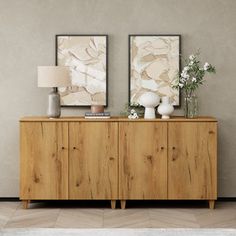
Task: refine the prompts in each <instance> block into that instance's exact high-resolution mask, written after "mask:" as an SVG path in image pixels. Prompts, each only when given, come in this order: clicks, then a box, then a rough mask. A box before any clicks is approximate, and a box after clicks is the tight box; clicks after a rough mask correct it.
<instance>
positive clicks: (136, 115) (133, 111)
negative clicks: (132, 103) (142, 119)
mask: <svg viewBox="0 0 236 236" xmlns="http://www.w3.org/2000/svg"><path fill="white" fill-rule="evenodd" d="M128 118H129V119H138V118H139V116H138V113H137V112H136V111H135V109H131V111H130V114H129V115H128Z"/></svg>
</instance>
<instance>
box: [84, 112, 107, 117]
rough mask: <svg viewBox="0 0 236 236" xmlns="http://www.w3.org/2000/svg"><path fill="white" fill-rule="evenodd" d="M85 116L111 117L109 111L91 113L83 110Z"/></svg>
mask: <svg viewBox="0 0 236 236" xmlns="http://www.w3.org/2000/svg"><path fill="white" fill-rule="evenodd" d="M84 117H85V118H88V119H96V118H97V119H107V118H111V114H110V112H99V113H92V112H85V116H84Z"/></svg>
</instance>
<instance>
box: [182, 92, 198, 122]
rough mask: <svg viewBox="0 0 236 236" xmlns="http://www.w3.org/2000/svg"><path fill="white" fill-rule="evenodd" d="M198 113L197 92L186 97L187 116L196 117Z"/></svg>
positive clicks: (185, 113)
mask: <svg viewBox="0 0 236 236" xmlns="http://www.w3.org/2000/svg"><path fill="white" fill-rule="evenodd" d="M197 115H198V98H197V96H196V95H195V94H193V95H185V97H184V116H185V118H195V117H196V116H197Z"/></svg>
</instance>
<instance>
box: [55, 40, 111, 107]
mask: <svg viewBox="0 0 236 236" xmlns="http://www.w3.org/2000/svg"><path fill="white" fill-rule="evenodd" d="M57 65H59V66H60V65H64V66H69V67H70V71H71V86H70V87H66V88H60V89H59V92H60V95H61V105H62V106H90V105H107V96H106V94H107V36H106V35H104V36H103V35H102V36H101V35H99V36H82V35H76V36H57Z"/></svg>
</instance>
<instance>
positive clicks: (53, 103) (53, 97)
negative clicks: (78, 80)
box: [38, 66, 71, 118]
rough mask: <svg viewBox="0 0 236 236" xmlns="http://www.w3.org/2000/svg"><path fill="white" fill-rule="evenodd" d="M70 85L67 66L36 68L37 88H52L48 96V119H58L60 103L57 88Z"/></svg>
mask: <svg viewBox="0 0 236 236" xmlns="http://www.w3.org/2000/svg"><path fill="white" fill-rule="evenodd" d="M70 85H71V80H70V71H69V67H67V66H38V87H46V88H53V90H52V92H51V93H49V96H48V112H47V114H48V117H49V118H59V117H60V115H61V102H60V94H59V93H58V87H67V86H70Z"/></svg>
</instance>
